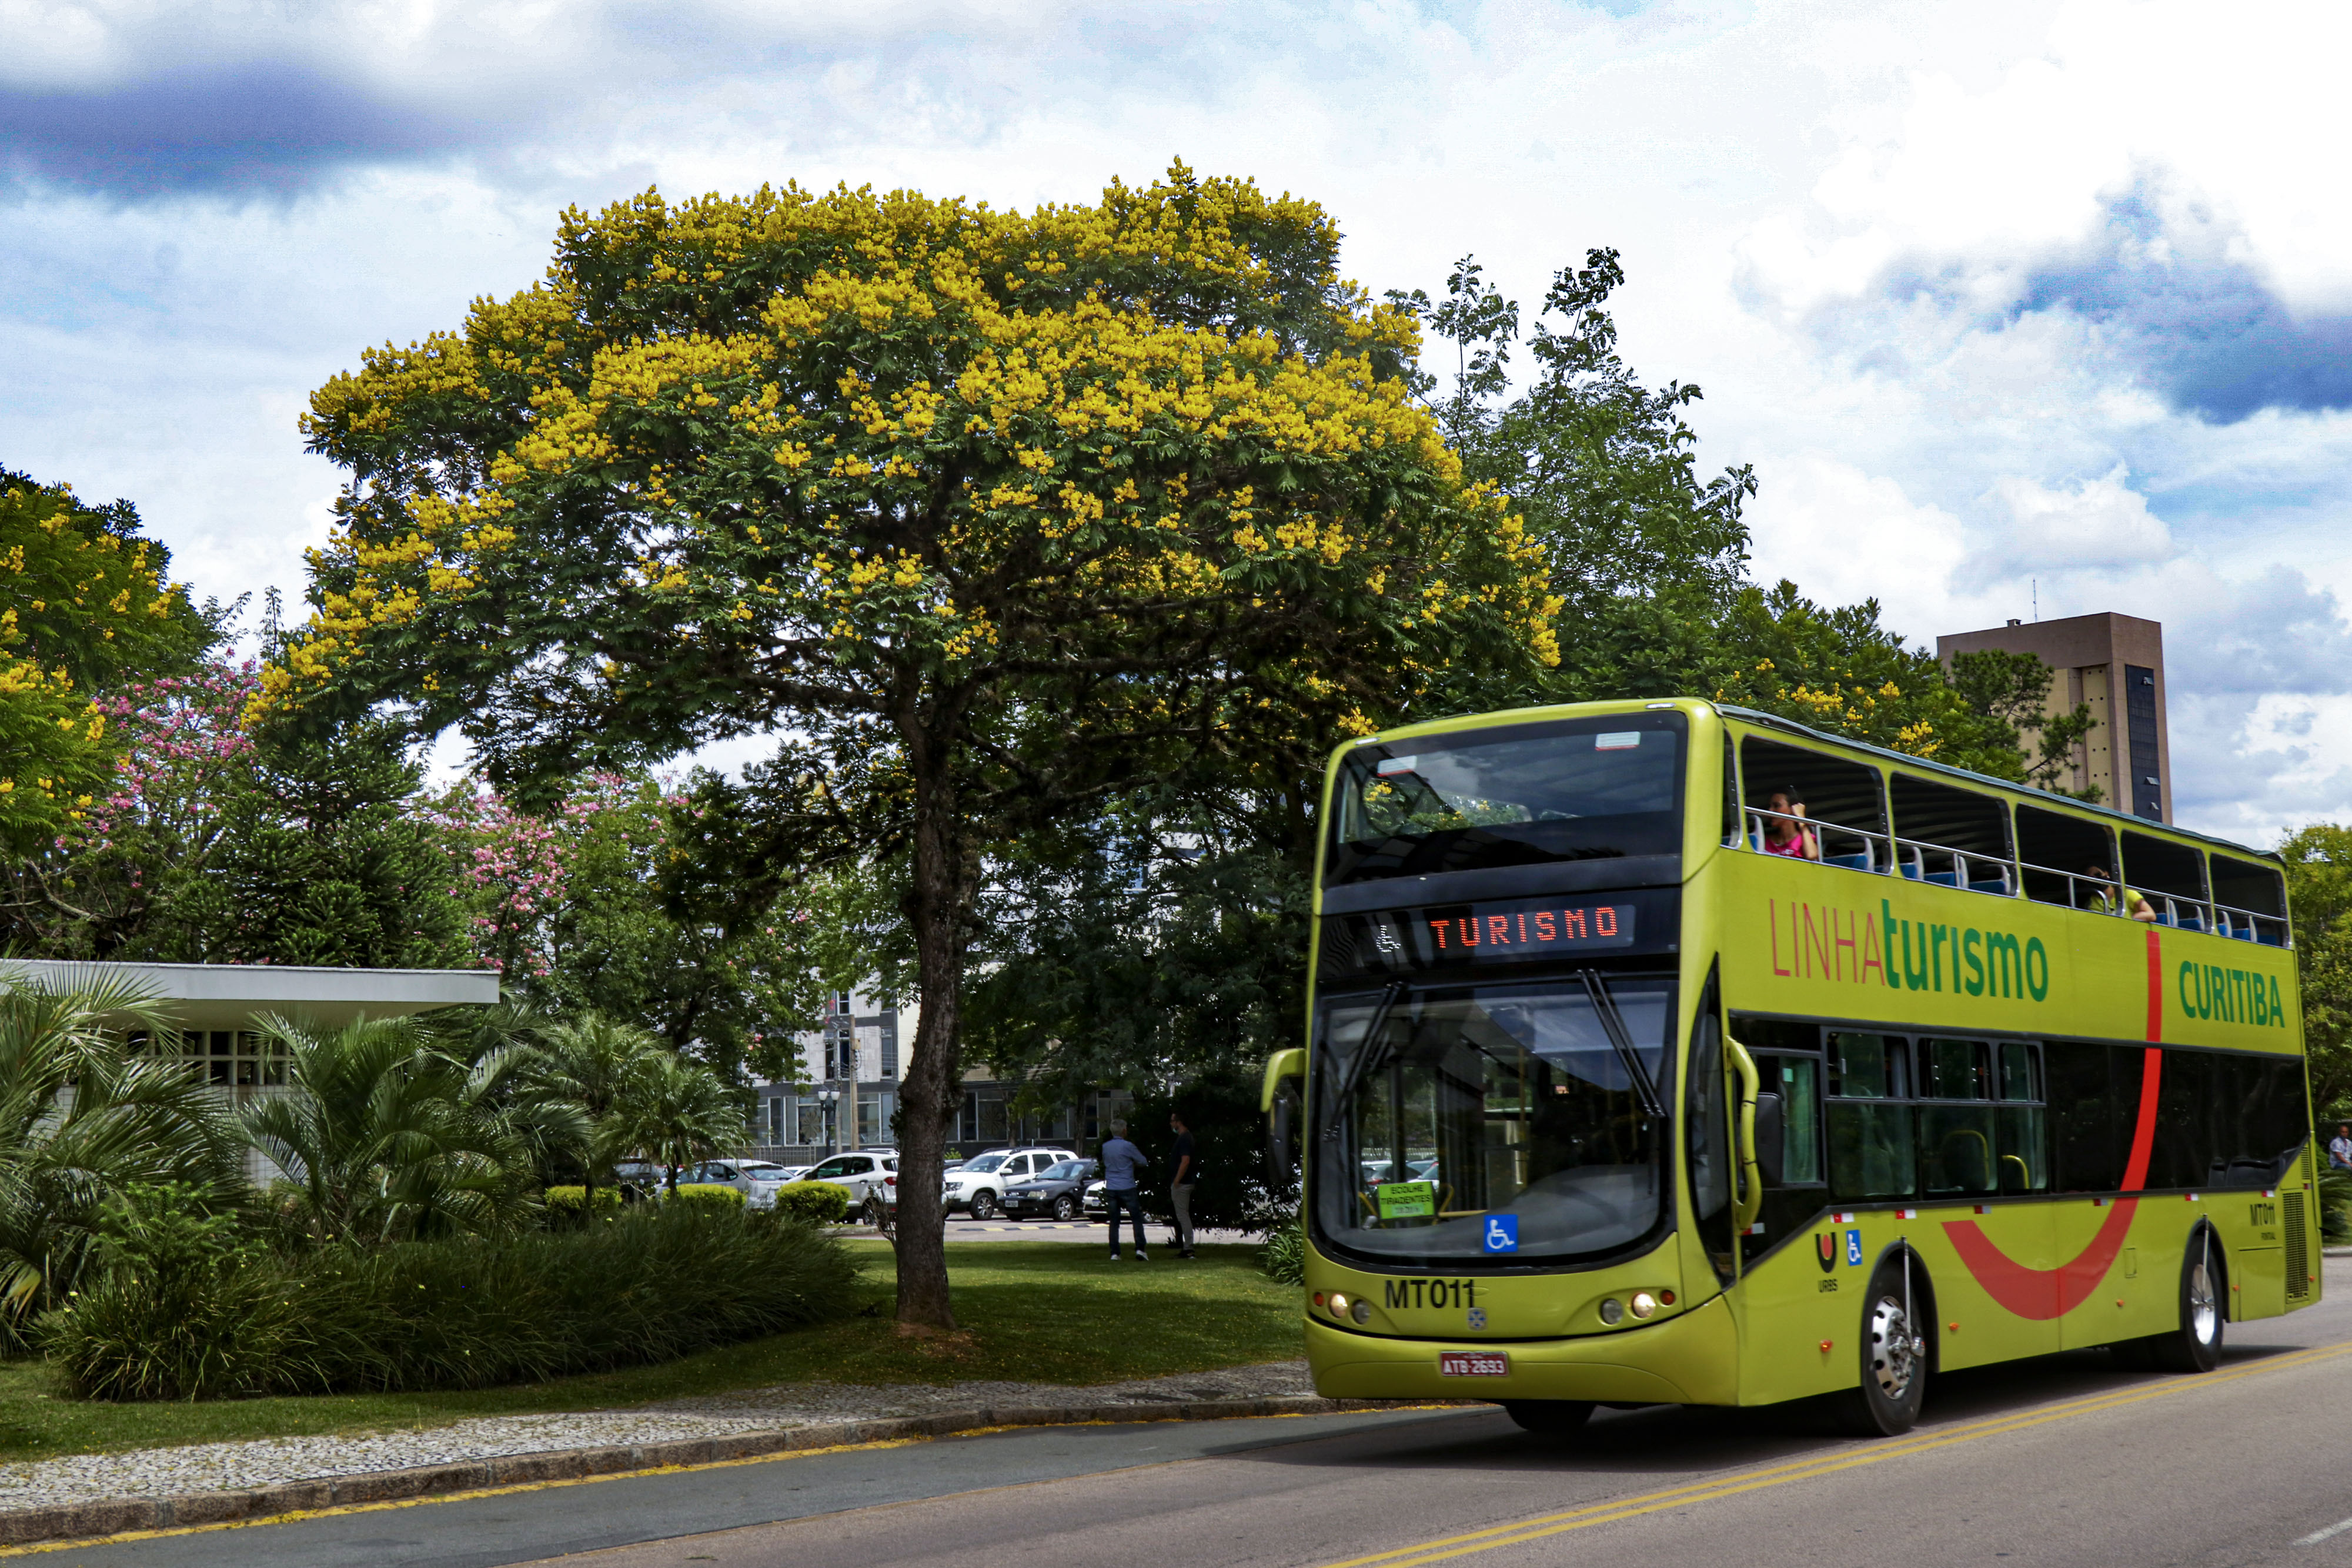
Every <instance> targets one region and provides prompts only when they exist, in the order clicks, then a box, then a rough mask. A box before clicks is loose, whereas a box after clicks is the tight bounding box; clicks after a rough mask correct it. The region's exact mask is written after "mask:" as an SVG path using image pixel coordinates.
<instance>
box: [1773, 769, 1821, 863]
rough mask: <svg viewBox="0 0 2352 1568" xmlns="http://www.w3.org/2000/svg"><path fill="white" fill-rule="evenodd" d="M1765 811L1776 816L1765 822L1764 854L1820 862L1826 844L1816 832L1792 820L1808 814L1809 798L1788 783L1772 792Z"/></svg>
mask: <svg viewBox="0 0 2352 1568" xmlns="http://www.w3.org/2000/svg"><path fill="white" fill-rule="evenodd" d="M1765 809H1766V810H1768V811H1770V812H1773V813H1775V814H1774V815H1771V816H1768V817H1766V818H1765V819H1764V852H1765V853H1766V854H1768V855H1787V856H1788V857H1789V858H1790V859H1791V860H1805V861H1817V860H1819V859H1821V858H1822V841H1821V839H1820V837H1819V836H1818V835H1816V834H1815V833H1814V831H1813V830H1812V829H1811V828H1805V827H1800V826H1798V825H1797V823H1795V822H1793V821H1790V818H1792V817H1802V816H1803V815H1804V814H1805V798H1804V797H1803V796H1802V795H1800V794H1799V793H1797V787H1796V786H1795V785H1794V784H1784V785H1782V786H1781V787H1780V789H1775V790H1773V791H1772V795H1771V799H1770V800H1768V801H1766V802H1765Z"/></svg>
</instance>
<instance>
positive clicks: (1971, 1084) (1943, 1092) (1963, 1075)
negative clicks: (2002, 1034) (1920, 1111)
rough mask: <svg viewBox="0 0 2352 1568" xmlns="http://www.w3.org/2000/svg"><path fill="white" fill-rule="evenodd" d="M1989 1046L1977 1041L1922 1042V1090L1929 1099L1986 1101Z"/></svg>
mask: <svg viewBox="0 0 2352 1568" xmlns="http://www.w3.org/2000/svg"><path fill="white" fill-rule="evenodd" d="M1984 1055H1985V1048H1984V1046H1983V1044H1982V1043H1981V1042H1979V1041H1977V1040H1921V1041H1920V1042H1919V1092H1920V1094H1921V1095H1922V1096H1924V1097H1925V1098H1927V1099H1929V1100H1983V1099H1986V1098H1988V1097H1989V1096H1988V1095H1987V1094H1986V1092H1985V1060H1984Z"/></svg>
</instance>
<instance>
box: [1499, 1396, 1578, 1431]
mask: <svg viewBox="0 0 2352 1568" xmlns="http://www.w3.org/2000/svg"><path fill="white" fill-rule="evenodd" d="M1503 1413H1504V1414H1505V1415H1507V1416H1509V1417H1510V1418H1511V1419H1512V1420H1514V1421H1516V1422H1517V1423H1518V1426H1519V1429H1520V1430H1521V1431H1523V1432H1533V1433H1534V1434H1535V1435H1536V1436H1537V1437H1567V1436H1569V1435H1570V1433H1573V1432H1578V1431H1580V1430H1582V1429H1583V1427H1584V1424H1585V1423H1586V1422H1587V1421H1590V1420H1591V1419H1592V1401H1591V1400H1590V1399H1506V1400H1504V1401H1503Z"/></svg>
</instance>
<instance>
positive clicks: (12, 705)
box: [0, 470, 213, 859]
mask: <svg viewBox="0 0 2352 1568" xmlns="http://www.w3.org/2000/svg"><path fill="white" fill-rule="evenodd" d="M168 563H169V557H168V556H167V554H166V553H165V551H164V549H163V547H162V546H161V545H159V544H157V543H156V542H155V541H153V540H152V539H149V538H142V536H141V534H140V532H139V517H138V514H137V513H136V512H134V511H133V510H132V509H131V507H130V506H128V505H127V504H125V503H123V502H121V501H117V502H115V503H114V504H113V505H112V506H110V507H88V506H84V505H83V504H82V503H80V502H79V501H78V500H76V499H75V498H74V496H73V492H72V491H71V490H70V489H69V488H68V487H67V486H62V485H58V486H47V485H42V484H39V483H37V482H36V481H35V480H33V479H31V478H29V477H27V476H25V475H22V474H16V473H10V472H6V471H5V470H0V852H5V854H7V855H8V856H10V857H11V858H12V859H13V858H15V857H16V856H19V855H23V854H26V853H29V852H33V851H35V850H36V849H37V848H38V847H39V846H40V845H42V844H44V843H46V842H47V841H51V840H53V839H55V838H56V837H57V836H58V834H59V833H61V832H63V831H66V830H67V829H68V827H70V826H71V825H72V824H73V823H74V822H75V821H78V820H79V818H80V816H81V815H82V813H83V812H84V811H85V810H87V809H88V808H89V804H90V802H91V800H93V799H94V798H96V797H97V796H98V795H100V794H101V793H103V792H104V790H105V788H106V785H107V781H108V779H109V778H110V774H111V772H112V769H113V766H114V759H115V754H116V751H117V749H118V747H117V746H116V744H115V738H114V737H110V735H109V734H108V730H107V721H106V716H105V714H104V713H102V712H100V707H99V705H98V704H97V702H95V701H94V700H93V698H94V695H96V693H97V692H98V691H99V690H100V689H102V688H103V687H105V686H106V685H108V684H110V683H111V682H113V681H114V680H116V679H118V678H120V677H121V676H122V675H124V674H133V673H136V674H168V673H177V672H178V671H179V670H180V669H182V668H184V667H185V666H187V665H188V664H190V662H191V661H192V660H193V659H194V656H195V655H196V654H197V653H200V652H201V651H202V650H203V649H204V647H205V646H206V645H207V644H209V643H211V642H212V640H213V628H212V626H211V625H210V624H209V623H208V622H207V621H206V619H205V616H204V615H203V614H202V613H201V612H197V611H195V610H194V609H192V608H191V607H190V605H189V603H188V596H187V591H186V590H185V589H184V588H182V587H178V586H175V585H173V584H170V583H168V582H167V581H166V580H165V570H166V568H167V566H168Z"/></svg>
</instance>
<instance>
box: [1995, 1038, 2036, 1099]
mask: <svg viewBox="0 0 2352 1568" xmlns="http://www.w3.org/2000/svg"><path fill="white" fill-rule="evenodd" d="M2035 1066H2036V1064H2035V1062H2034V1060H2033V1048H2032V1046H2030V1045H2027V1044H2025V1043H2024V1042H2023V1041H2021V1040H2010V1041H2008V1042H2006V1043H2004V1044H2003V1045H2002V1046H2001V1048H2000V1091H1999V1092H2000V1097H2001V1098H2002V1099H2003V1100H2039V1099H2041V1098H2042V1074H2041V1073H2040V1072H2039V1071H2035Z"/></svg>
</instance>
